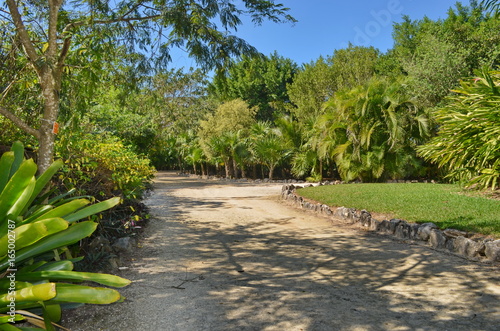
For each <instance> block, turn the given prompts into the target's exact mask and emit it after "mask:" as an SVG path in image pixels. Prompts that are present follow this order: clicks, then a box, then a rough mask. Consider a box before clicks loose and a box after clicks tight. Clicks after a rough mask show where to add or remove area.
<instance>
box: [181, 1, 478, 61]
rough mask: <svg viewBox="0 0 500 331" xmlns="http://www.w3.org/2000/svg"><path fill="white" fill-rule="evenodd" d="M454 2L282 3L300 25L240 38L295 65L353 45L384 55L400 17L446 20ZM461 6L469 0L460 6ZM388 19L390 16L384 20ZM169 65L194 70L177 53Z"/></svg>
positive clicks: (249, 27) (246, 31) (249, 30)
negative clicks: (377, 50) (366, 47)
mask: <svg viewBox="0 0 500 331" xmlns="http://www.w3.org/2000/svg"><path fill="white" fill-rule="evenodd" d="M456 2H457V1H456V0H438V1H436V0H418V1H417V0H355V1H334V0H308V1H304V0H286V1H283V4H284V5H286V6H287V7H289V8H290V13H291V14H292V15H293V16H294V17H295V18H296V19H297V20H298V22H297V23H296V24H295V25H294V26H291V25H287V24H285V25H281V24H274V23H264V24H263V25H262V26H260V27H254V26H253V24H251V23H250V24H245V25H243V26H242V27H240V28H239V29H238V35H239V36H241V37H242V38H244V39H245V40H247V41H248V42H249V43H250V44H252V45H254V46H255V47H257V49H258V50H259V51H260V52H262V53H263V54H266V55H269V54H271V53H273V52H274V51H277V52H278V54H279V55H281V56H284V57H287V58H290V59H292V60H294V61H295V62H296V63H297V64H299V65H300V64H302V63H309V62H310V61H314V60H316V59H317V58H318V57H319V56H320V55H323V56H326V55H332V54H333V51H334V49H340V48H345V47H346V46H347V44H348V43H349V42H351V43H353V44H354V45H357V46H374V47H375V48H378V49H379V50H381V51H382V52H385V51H386V50H387V49H389V48H392V46H393V41H392V36H391V34H392V24H393V22H401V21H402V19H401V18H402V15H408V16H410V17H411V18H412V19H421V18H423V17H424V16H425V15H427V16H428V17H429V18H431V19H439V18H445V17H446V16H447V12H448V9H449V8H450V7H454V5H455V3H456ZM461 2H462V3H463V4H464V5H468V4H469V0H463V1H461ZM387 14H388V15H387ZM172 59H173V63H172V66H175V67H182V66H184V67H190V66H195V64H196V63H195V61H194V60H191V59H189V58H188V56H187V55H186V54H185V53H183V52H176V53H175V54H174V55H173V57H172Z"/></svg>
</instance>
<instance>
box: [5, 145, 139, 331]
mask: <svg viewBox="0 0 500 331" xmlns="http://www.w3.org/2000/svg"><path fill="white" fill-rule="evenodd" d="M23 153H24V149H23V146H22V144H20V143H16V144H14V145H13V147H12V151H11V152H7V153H4V154H3V155H2V157H1V158H0V185H1V187H0V272H1V273H2V274H3V275H7V277H4V278H1V279H0V302H1V303H2V304H3V308H1V309H0V312H1V313H9V312H14V310H10V306H8V304H10V303H11V302H13V300H15V301H14V302H15V307H14V308H15V318H16V320H17V321H20V320H24V321H28V322H30V323H32V324H34V325H37V326H42V327H43V328H44V329H49V330H55V329H54V327H53V326H52V322H57V321H59V319H60V318H61V307H62V306H63V305H65V304H68V303H93V304H109V303H112V302H116V301H118V300H121V299H122V298H121V295H120V293H119V292H117V291H116V290H114V289H110V288H99V287H90V286H82V285H77V284H74V283H75V282H76V283H78V282H83V281H90V282H95V283H98V284H102V285H105V286H111V287H123V286H126V285H128V284H129V283H130V281H128V280H126V279H123V278H120V277H117V276H113V275H106V274H93V273H82V272H75V271H72V270H73V261H77V260H78V259H72V260H71V259H70V260H66V259H64V258H63V257H62V256H61V254H62V253H63V252H66V255H67V256H69V251H68V249H67V246H69V245H73V244H75V243H77V242H79V241H80V240H82V239H83V238H85V237H88V236H90V235H91V234H92V233H93V232H94V230H95V229H96V227H97V223H94V222H92V221H82V222H78V221H80V220H85V219H87V218H88V217H89V216H91V215H93V214H95V213H99V212H101V211H103V210H106V209H109V208H111V207H113V206H115V205H117V204H118V203H119V201H120V199H119V198H113V199H109V200H107V201H104V202H101V203H99V204H94V205H90V206H88V204H89V203H90V201H88V200H86V199H78V200H72V199H68V200H65V199H64V197H63V196H62V197H58V198H55V199H51V200H50V204H46V203H45V202H44V201H46V199H47V196H46V194H44V192H45V188H46V185H47V184H48V183H49V181H50V180H51V177H52V176H53V175H54V174H55V173H56V172H57V171H58V169H59V168H61V166H62V165H63V162H62V161H56V162H54V163H53V164H52V165H51V166H50V167H49V168H48V169H47V170H46V171H45V172H44V173H42V174H41V175H40V176H38V177H35V174H36V171H37V166H36V164H35V163H34V162H33V160H31V159H29V160H25V159H24V158H23ZM11 276H12V277H13V278H11ZM31 309H42V311H43V317H41V316H40V317H39V318H37V317H36V315H26V314H25V313H23V312H22V311H21V310H31ZM9 315H10V314H9ZM33 316H35V317H33ZM8 322H9V321H8V320H7V319H3V320H2V321H1V322H0V325H2V326H5V325H6V324H7V323H8ZM10 329H12V330H20V329H18V328H14V327H13V326H11V327H10Z"/></svg>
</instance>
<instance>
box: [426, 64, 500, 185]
mask: <svg viewBox="0 0 500 331" xmlns="http://www.w3.org/2000/svg"><path fill="white" fill-rule="evenodd" d="M477 74H478V76H477V77H476V78H473V79H468V80H463V81H462V82H461V88H459V89H455V90H453V92H455V94H453V95H452V96H450V97H449V98H448V103H447V104H446V105H445V106H443V107H440V108H437V110H436V111H435V113H434V116H435V117H436V120H437V121H438V124H439V131H438V134H437V136H436V137H434V138H432V139H431V140H430V141H429V142H428V143H427V144H425V145H423V146H420V147H419V148H418V152H419V154H420V155H422V156H423V157H424V158H426V159H427V160H429V161H432V162H435V163H436V164H437V165H438V166H439V167H441V168H443V169H445V170H446V171H448V175H447V177H448V178H450V179H451V180H458V181H460V182H461V183H463V184H465V185H467V186H471V185H473V184H477V188H487V187H489V188H491V189H492V190H494V189H496V188H498V187H499V185H500V180H499V179H500V111H499V109H498V105H499V103H500V71H489V70H487V69H483V70H482V71H481V72H478V73H477Z"/></svg>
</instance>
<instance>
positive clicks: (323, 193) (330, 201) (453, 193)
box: [298, 183, 500, 238]
mask: <svg viewBox="0 0 500 331" xmlns="http://www.w3.org/2000/svg"><path fill="white" fill-rule="evenodd" d="M298 193H299V194H300V195H301V196H303V197H306V198H308V199H312V200H315V201H319V202H321V203H325V204H327V205H330V206H346V207H348V208H356V209H358V210H361V209H366V210H368V211H370V212H374V213H381V214H384V215H387V216H386V217H388V218H400V219H404V220H407V221H410V222H418V223H426V222H433V223H435V224H436V225H437V226H439V227H440V228H442V229H446V228H454V229H459V230H465V231H474V232H478V233H482V234H485V235H494V236H497V237H499V238H500V223H499V222H498V220H499V219H500V201H498V200H494V199H487V198H485V197H481V196H469V195H466V194H463V191H462V190H461V189H460V187H459V186H457V185H450V184H424V183H412V184H388V183H376V184H349V185H325V186H319V187H311V188H304V189H301V190H300V191H299V192H298ZM377 219H378V218H377ZM380 220H381V219H380Z"/></svg>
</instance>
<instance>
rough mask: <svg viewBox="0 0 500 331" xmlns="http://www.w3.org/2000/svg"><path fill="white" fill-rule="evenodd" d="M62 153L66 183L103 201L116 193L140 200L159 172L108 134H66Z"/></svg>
mask: <svg viewBox="0 0 500 331" xmlns="http://www.w3.org/2000/svg"><path fill="white" fill-rule="evenodd" d="M58 154H59V155H60V156H61V157H62V158H63V159H65V160H66V161H65V167H64V175H63V177H62V178H61V180H62V182H63V183H64V184H65V185H66V186H67V187H68V188H73V187H74V188H77V189H78V190H80V193H81V194H85V195H92V196H98V197H101V198H106V197H110V196H114V195H115V194H116V193H119V194H120V195H121V196H122V197H123V198H125V199H135V198H140V197H141V196H142V194H143V192H144V190H145V189H146V188H147V184H148V183H149V181H150V180H151V179H152V178H153V176H154V172H155V170H154V168H153V167H152V166H151V165H150V164H149V160H147V159H145V158H143V157H139V156H138V155H137V154H135V153H134V152H133V151H132V150H131V149H130V147H127V146H124V145H123V143H122V142H121V141H120V140H119V139H118V138H116V137H113V136H111V135H106V134H89V133H78V132H71V133H69V132H64V133H62V134H61V137H60V140H59V144H58Z"/></svg>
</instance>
